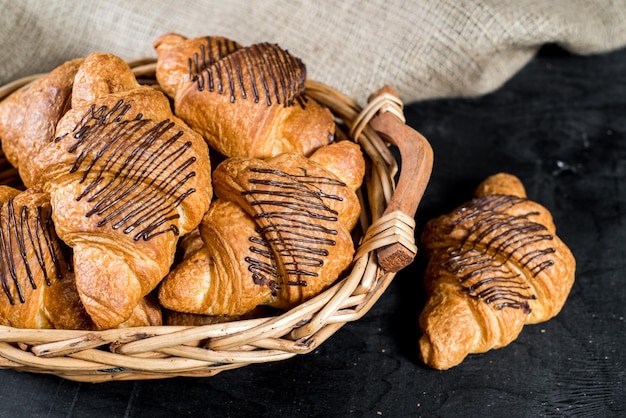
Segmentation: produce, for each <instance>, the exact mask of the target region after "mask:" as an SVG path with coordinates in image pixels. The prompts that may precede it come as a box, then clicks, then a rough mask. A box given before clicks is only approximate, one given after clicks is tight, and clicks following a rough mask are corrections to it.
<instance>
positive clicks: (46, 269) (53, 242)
mask: <svg viewBox="0 0 626 418" xmlns="http://www.w3.org/2000/svg"><path fill="white" fill-rule="evenodd" d="M51 215H52V210H51V207H50V201H49V196H48V195H47V194H46V193H42V192H38V191H34V190H26V191H24V192H20V191H19V190H17V189H13V188H11V187H8V186H0V280H1V282H2V290H3V295H2V296H4V297H0V323H1V324H3V325H7V326H12V327H17V328H65V329H91V328H92V327H93V325H92V322H91V319H90V317H89V315H87V312H86V311H85V309H84V308H83V306H82V304H81V302H80V298H79V296H78V292H77V291H76V285H75V283H74V277H73V274H72V272H71V264H70V263H69V262H68V251H67V248H66V247H65V246H64V245H63V243H62V242H60V241H59V239H58V238H57V236H56V233H55V231H54V226H53V224H52V219H51Z"/></svg>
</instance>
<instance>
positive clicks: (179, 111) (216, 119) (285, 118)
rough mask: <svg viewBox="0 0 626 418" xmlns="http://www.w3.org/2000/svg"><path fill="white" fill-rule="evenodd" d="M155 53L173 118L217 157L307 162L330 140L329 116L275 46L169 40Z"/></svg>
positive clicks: (291, 60) (301, 71) (302, 70)
mask: <svg viewBox="0 0 626 418" xmlns="http://www.w3.org/2000/svg"><path fill="white" fill-rule="evenodd" d="M154 46H155V49H156V52H157V57H158V58H157V68H156V78H157V81H158V82H159V85H160V86H161V87H162V89H163V91H165V92H166V93H167V94H168V95H169V96H170V97H172V98H173V99H174V107H175V113H176V115H177V116H179V117H180V118H181V119H183V120H184V121H185V122H187V124H189V126H191V127H192V128H193V129H195V130H196V131H197V132H199V133H200V134H202V135H203V136H204V138H205V139H206V141H207V142H208V144H209V145H210V146H211V148H213V149H215V150H217V151H218V152H220V153H221V154H223V155H225V156H227V157H234V156H238V157H254V158H268V157H272V156H276V155H278V154H281V153H285V152H290V153H298V154H302V155H310V154H311V152H313V151H314V150H315V149H317V148H319V147H321V146H323V145H327V144H328V143H329V142H330V141H331V139H332V138H333V136H334V132H335V123H334V118H333V116H332V114H331V113H330V111H329V110H328V109H326V108H325V107H322V106H321V105H319V104H318V103H317V102H315V101H314V100H312V99H310V98H308V97H307V96H306V94H305V80H306V67H305V65H304V64H303V63H302V61H301V60H299V59H298V58H296V57H294V56H292V55H291V54H289V53H288V52H287V51H285V50H283V49H281V48H280V47H279V46H278V45H275V44H269V43H260V44H255V45H252V46H249V47H243V46H241V45H239V44H238V43H236V42H234V41H232V40H230V39H227V38H224V37H219V36H213V37H200V38H192V39H187V38H186V37H184V36H181V35H178V34H172V33H170V34H166V35H163V36H161V37H160V38H159V39H158V40H157V41H156V42H155V43H154Z"/></svg>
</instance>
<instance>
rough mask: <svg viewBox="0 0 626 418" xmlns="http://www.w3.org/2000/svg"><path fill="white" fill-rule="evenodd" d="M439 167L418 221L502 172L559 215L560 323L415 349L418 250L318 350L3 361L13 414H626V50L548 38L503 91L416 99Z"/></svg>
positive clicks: (2, 410) (1, 375)
mask: <svg viewBox="0 0 626 418" xmlns="http://www.w3.org/2000/svg"><path fill="white" fill-rule="evenodd" d="M406 112H407V116H408V123H409V124H410V125H411V126H413V127H415V128H416V129H418V130H420V131H421V132H422V133H423V134H424V135H425V136H426V137H427V138H428V139H429V140H430V142H431V143H432V146H433V148H434V151H435V165H434V172H433V177H432V181H431V183H430V184H429V187H428V189H427V191H426V194H425V197H424V200H423V205H422V206H421V207H420V209H419V210H418V213H417V215H416V218H417V221H418V232H419V228H420V226H421V225H423V224H424V222H425V221H426V220H427V219H430V218H431V217H434V216H436V215H439V214H441V213H444V212H447V211H449V210H451V209H452V208H454V207H455V206H457V205H458V204H460V203H462V202H464V201H465V200H467V199H468V198H469V197H470V195H471V193H472V191H473V189H474V187H475V186H476V185H477V184H478V183H479V182H480V181H481V180H482V179H483V178H484V177H486V176H488V175H490V174H493V173H495V172H498V171H507V172H510V173H513V174H516V175H518V176H519V177H520V178H521V179H522V180H523V182H524V183H525V185H526V188H527V191H528V194H529V197H530V198H532V199H533V200H536V201H538V202H540V203H542V204H544V205H545V206H547V207H548V208H549V209H550V210H551V211H552V213H553V215H554V218H555V222H556V225H557V232H558V234H559V235H560V237H561V238H562V239H563V240H564V241H565V242H566V243H567V244H568V245H569V246H570V247H571V249H572V251H573V252H574V255H575V256H576V258H577V261H578V268H577V278H576V282H575V284H574V287H573V289H572V292H571V294H570V297H569V299H568V301H567V303H566V305H565V307H564V308H563V310H562V311H561V313H560V314H559V315H558V316H557V317H556V318H554V319H553V320H551V321H549V322H547V323H543V324H539V325H534V326H527V327H526V328H525V329H524V330H523V332H522V334H521V335H520V337H519V338H518V339H517V340H516V341H515V342H513V343H512V344H510V345H509V346H507V347H505V348H503V349H500V350H496V351H492V352H489V353H486V354H482V355H474V356H470V357H469V358H467V359H466V360H465V361H464V362H463V363H462V364H461V365H460V366H457V367H455V368H453V369H450V370H448V371H435V370H431V369H428V368H426V367H424V366H423V365H422V364H421V363H420V362H419V360H418V357H417V348H416V344H417V340H418V338H419V336H420V331H419V329H418V327H417V317H418V315H419V312H420V310H421V308H422V306H423V303H424V296H423V291H422V285H421V275H422V272H423V268H424V265H425V263H424V260H423V258H422V257H421V256H419V257H418V258H417V260H416V261H415V262H414V263H413V264H412V265H410V266H409V267H408V268H406V269H405V270H403V271H402V272H400V273H399V274H398V275H397V277H396V279H395V280H394V282H393V283H392V285H391V286H390V288H389V289H388V291H387V292H386V293H385V295H383V297H382V298H381V299H380V300H379V302H378V303H377V304H376V305H375V306H374V308H373V309H372V310H371V311H370V312H369V313H368V314H367V315H366V316H365V317H364V318H363V319H362V320H360V321H358V322H356V323H351V324H348V325H346V326H345V327H343V328H342V329H341V330H340V331H339V332H338V333H336V334H335V335H334V336H333V337H332V338H331V339H330V340H329V341H327V342H326V343H324V344H323V345H322V346H321V347H320V348H319V349H317V350H316V351H315V352H313V353H311V354H309V355H304V356H299V357H297V358H294V359H291V360H287V361H283V362H279V363H271V364H260V365H253V366H247V367H245V368H243V369H239V370H232V371H227V372H224V373H221V374H218V375H217V376H214V377H211V378H202V379H191V378H176V379H169V380H159V381H140V382H114V383H106V384H88V383H82V384H81V383H75V382H70V381H65V380H62V379H60V378H57V377H54V376H46V375H35V374H25V373H19V372H15V371H13V370H4V371H0V385H1V387H2V390H0V415H1V416H3V417H5V416H6V417H82V416H86V417H100V416H102V417H176V416H207V417H269V416H272V417H296V416H300V417H347V416H355V417H379V416H383V417H419V416H423V417H469V416H489V417H509V418H510V417H539V416H581V417H618V416H625V415H626V401H625V399H626V384H625V375H624V373H625V370H626V321H625V319H624V317H625V316H626V262H625V261H624V260H625V259H626V181H625V178H626V50H622V51H617V52H613V53H610V54H603V55H599V56H592V57H579V56H571V55H569V54H567V53H565V52H563V51H561V50H559V49H558V48H555V47H546V48H544V49H543V50H542V51H541V52H540V54H539V55H538V56H537V57H536V59H534V60H533V61H532V62H531V63H530V64H529V65H528V66H526V67H525V68H524V69H523V70H522V71H521V72H520V73H519V74H517V75H516V76H515V77H514V78H513V79H512V80H510V82H508V83H507V84H506V85H505V86H504V87H503V88H502V89H500V90H498V91H497V92H495V93H493V94H490V95H487V96H484V97H481V98H476V99H456V100H433V101H429V102H423V103H414V104H411V105H410V106H408V107H407V109H406Z"/></svg>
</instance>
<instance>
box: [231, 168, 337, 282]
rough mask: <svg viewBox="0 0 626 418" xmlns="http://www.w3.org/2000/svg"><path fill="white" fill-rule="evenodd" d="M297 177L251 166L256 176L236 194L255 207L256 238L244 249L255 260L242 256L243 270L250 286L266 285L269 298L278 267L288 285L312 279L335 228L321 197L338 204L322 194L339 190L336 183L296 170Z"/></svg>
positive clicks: (333, 214) (332, 213) (331, 212)
mask: <svg viewBox="0 0 626 418" xmlns="http://www.w3.org/2000/svg"><path fill="white" fill-rule="evenodd" d="M300 170H301V174H290V173H286V172H284V171H281V170H274V169H265V168H258V167H251V168H250V171H251V172H253V173H259V174H261V175H262V176H260V177H259V178H252V179H251V180H250V185H251V186H252V187H251V188H250V189H249V190H247V191H244V192H243V193H242V194H243V195H244V196H245V197H246V198H247V199H248V201H249V202H250V205H251V206H252V207H253V208H255V210H256V215H255V216H254V218H255V219H256V221H257V223H258V224H259V228H258V229H257V232H258V233H259V234H260V236H261V237H262V238H258V237H251V238H250V242H251V244H253V245H251V246H250V251H251V252H252V253H254V254H255V255H257V256H258V257H257V258H252V257H247V258H246V262H247V263H248V264H249V267H248V269H249V271H250V272H251V273H252V278H253V280H254V282H255V283H256V284H259V285H265V286H268V287H269V288H270V289H272V292H273V293H274V294H275V293H276V291H277V290H278V289H280V288H281V283H280V282H281V281H284V280H285V278H283V277H282V276H283V274H281V273H280V272H279V267H278V265H279V263H278V262H277V260H276V259H275V257H276V256H277V257H280V259H281V260H282V262H281V263H280V264H281V265H282V267H283V268H284V275H285V276H287V279H286V284H287V285H289V286H306V285H307V279H308V278H310V277H317V275H318V273H317V270H318V269H320V268H321V267H322V266H323V265H324V257H327V256H328V255H329V247H332V246H334V245H335V244H336V242H335V240H334V239H333V236H334V235H337V230H336V229H334V228H333V224H334V223H335V222H337V212H336V211H335V210H333V209H332V208H330V207H329V206H328V205H327V204H326V203H325V199H333V200H342V198H341V197H339V196H336V195H332V194H328V193H326V192H324V189H325V188H326V187H345V184H344V183H342V182H341V181H339V180H336V179H333V178H330V177H316V176H310V175H308V174H307V171H306V170H305V169H304V168H301V169H300Z"/></svg>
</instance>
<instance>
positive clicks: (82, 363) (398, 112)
mask: <svg viewBox="0 0 626 418" xmlns="http://www.w3.org/2000/svg"><path fill="white" fill-rule="evenodd" d="M130 65H131V67H132V68H133V71H134V72H135V75H136V76H137V78H138V79H140V80H151V79H153V76H154V69H155V65H154V62H152V61H151V60H148V61H136V62H133V63H130ZM38 77H40V75H35V76H30V77H26V78H23V79H20V80H17V81H15V82H13V83H11V84H8V85H5V86H3V87H0V100H2V99H3V98H5V97H6V96H8V95H9V94H11V93H12V92H13V91H15V90H17V89H19V88H22V87H23V86H25V85H27V84H28V83H30V82H31V81H33V80H35V79H37V78H38ZM307 94H308V95H309V96H310V97H312V98H313V99H315V100H317V101H318V102H320V103H322V104H323V105H325V106H327V107H328V108H329V109H330V110H331V111H332V112H333V114H334V115H335V116H336V119H337V123H338V125H341V127H342V129H338V135H346V136H348V137H350V138H352V139H353V140H356V141H357V142H358V143H359V144H360V145H361V148H362V150H363V152H364V156H365V157H366V161H367V162H368V164H367V166H368V169H367V172H366V178H365V179H364V184H363V187H362V188H361V189H360V190H359V193H360V198H361V204H362V213H361V219H360V226H359V227H357V230H358V231H365V232H364V233H361V232H357V233H356V238H355V239H356V240H357V241H356V244H357V253H356V255H355V257H354V261H353V265H352V268H351V271H350V272H349V273H348V274H347V275H346V276H345V277H342V278H341V279H340V280H339V281H337V282H336V283H335V284H334V285H333V286H332V287H330V288H329V289H327V290H326V291H324V292H322V293H321V294H319V295H318V296H316V297H314V298H313V299H310V300H308V301H306V302H304V303H302V304H301V305H299V306H297V307H295V308H293V309H291V310H289V311H287V312H285V313H283V314H281V315H279V316H273V317H267V318H257V319H247V320H239V321H233V322H227V323H217V324H211V325H202V326H153V327H134V328H121V329H111V330H103V331H82V330H48V329H46V330H36V329H18V328H12V327H6V326H0V368H12V369H15V370H19V371H26V372H34V373H49V374H54V375H57V376H60V377H63V378H66V379H70V380H76V381H86V382H103V381H110V380H144V379H156V378H167V377H176V376H197V377H201V376H212V375H214V374H217V373H219V372H221V371H223V370H227V369H233V368H238V367H242V366H246V365H249V364H253V363H262V362H273V361H280V360H284V359H287V358H290V357H293V356H296V355H298V354H306V353H309V352H311V351H313V350H315V349H316V348H317V347H318V346H319V345H320V344H322V343H323V342H324V341H325V340H326V339H327V338H329V337H331V336H332V335H333V334H334V333H335V332H336V331H337V330H338V329H339V328H341V327H342V326H343V325H344V324H346V323H348V322H351V321H356V320H358V319H359V318H361V317H362V316H363V315H365V314H366V313H367V312H368V311H369V309H370V308H371V307H372V306H373V305H374V303H375V302H376V301H377V300H378V299H379V298H380V296H381V295H382V294H383V292H384V291H385V289H386V288H387V287H388V286H389V284H390V283H391V281H392V280H393V278H394V276H395V274H396V272H397V271H398V270H400V269H401V268H403V267H404V266H405V265H406V264H408V263H410V262H411V261H412V258H413V256H414V255H415V254H416V252H417V247H416V246H415V238H414V228H415V224H414V220H413V217H414V214H415V210H416V209H417V205H418V204H419V201H420V200H421V197H422V195H423V192H424V189H425V187H426V184H427V183H428V179H429V176H430V171H431V167H432V151H431V149H430V147H429V145H428V143H427V142H426V140H425V139H424V138H423V137H421V135H419V134H418V133H417V132H415V131H413V130H412V129H410V128H408V127H407V126H406V125H405V124H404V117H403V114H402V103H401V102H400V100H399V99H398V98H397V96H396V95H394V94H393V92H390V90H389V89H386V90H385V89H381V91H380V92H378V93H377V94H374V95H373V96H372V97H371V98H370V101H369V104H368V105H367V106H366V107H365V108H364V109H363V108H361V107H360V106H359V105H358V104H357V103H356V102H355V101H354V100H352V99H350V98H348V97H346V96H344V95H343V94H341V93H339V92H337V91H336V90H334V89H332V88H330V87H328V86H325V85H323V84H320V83H317V82H313V81H308V82H307ZM389 143H392V144H394V145H396V146H397V147H398V149H399V150H400V156H401V159H402V167H403V169H402V173H398V166H397V162H396V159H395V158H394V155H393V154H392V152H391V151H390V150H389ZM397 174H399V180H398V183H397V184H396V183H395V179H396V177H398V176H397ZM0 184H6V185H11V186H13V187H16V186H19V185H20V180H19V177H18V175H17V170H16V169H14V168H13V167H12V166H11V165H10V164H9V163H8V161H7V160H6V158H5V156H4V154H2V153H0Z"/></svg>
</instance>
